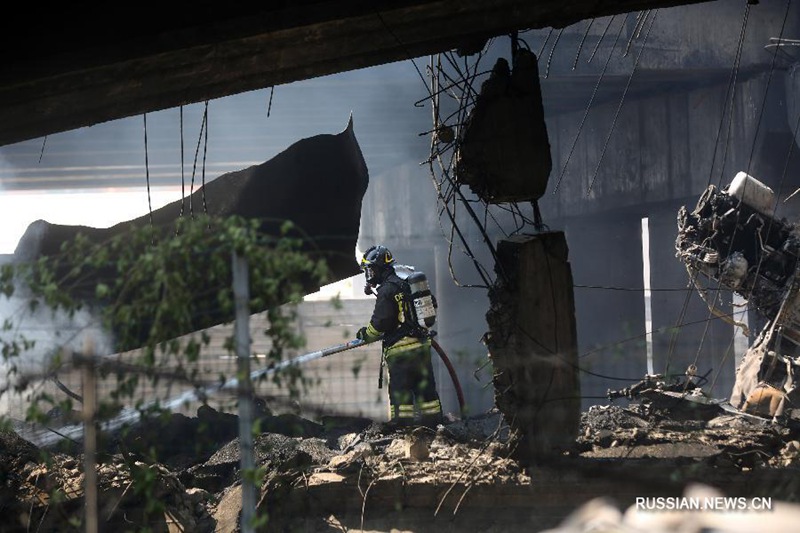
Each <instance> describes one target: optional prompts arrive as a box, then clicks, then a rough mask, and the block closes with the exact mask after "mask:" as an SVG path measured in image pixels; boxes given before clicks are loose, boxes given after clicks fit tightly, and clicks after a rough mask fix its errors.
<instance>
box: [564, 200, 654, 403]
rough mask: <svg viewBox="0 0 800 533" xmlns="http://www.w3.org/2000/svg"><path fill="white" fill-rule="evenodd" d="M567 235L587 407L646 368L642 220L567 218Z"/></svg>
mask: <svg viewBox="0 0 800 533" xmlns="http://www.w3.org/2000/svg"><path fill="white" fill-rule="evenodd" d="M566 236H567V243H568V244H569V253H570V264H571V265H572V273H573V277H574V279H575V315H576V320H577V324H578V353H579V354H580V357H579V360H578V363H579V365H580V367H581V369H583V370H585V371H582V372H581V373H580V380H581V392H582V394H583V396H584V399H583V402H582V405H583V408H584V409H586V408H588V406H590V405H594V404H599V403H600V404H602V403H606V402H605V401H604V400H603V398H605V397H606V394H607V391H608V389H621V388H623V387H627V386H629V385H631V384H632V382H631V380H635V381H638V380H640V379H642V378H643V377H644V374H645V373H646V371H647V344H646V338H645V307H644V304H645V301H644V291H643V277H642V270H643V264H642V224H641V218H640V217H638V216H636V215H620V214H615V215H606V216H604V217H600V216H595V217H587V218H580V219H571V220H570V221H569V223H568V224H567V225H566ZM615 378H616V379H615ZM626 378H627V380H626ZM635 381H634V382H635Z"/></svg>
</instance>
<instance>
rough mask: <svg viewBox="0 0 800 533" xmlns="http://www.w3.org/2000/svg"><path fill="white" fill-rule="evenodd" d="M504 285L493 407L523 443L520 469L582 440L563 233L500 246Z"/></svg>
mask: <svg viewBox="0 0 800 533" xmlns="http://www.w3.org/2000/svg"><path fill="white" fill-rule="evenodd" d="M498 258H499V261H498V262H499V264H500V265H502V267H503V269H504V271H505V273H506V274H507V275H506V277H505V278H504V279H503V281H501V282H500V283H498V284H496V286H495V287H493V288H492V290H491V294H490V297H491V302H492V308H491V310H490V312H489V313H487V316H486V318H487V321H488V322H489V327H490V332H489V337H488V339H487V340H488V345H489V349H490V352H491V354H492V360H493V361H494V379H493V381H494V386H495V391H496V392H495V403H496V404H497V407H498V409H500V411H502V412H503V414H504V415H505V418H506V420H507V421H508V422H509V424H510V425H511V427H512V430H514V431H516V432H517V434H518V435H519V437H520V442H519V445H518V446H517V451H516V454H517V456H518V458H519V459H520V460H521V461H522V462H523V463H528V462H535V461H540V460H543V459H545V458H547V457H551V456H554V455H560V453H561V452H563V450H565V449H568V448H570V447H571V446H572V445H573V444H574V440H575V438H576V437H577V432H578V424H579V421H580V382H579V380H578V351H577V335H576V331H575V327H576V326H575V307H574V302H573V294H572V285H573V282H572V273H571V271H570V264H569V262H568V251H567V246H566V239H565V237H564V234H563V233H562V232H548V233H541V234H537V235H533V236H528V235H519V236H515V237H509V238H508V239H504V240H501V241H500V242H499V244H498Z"/></svg>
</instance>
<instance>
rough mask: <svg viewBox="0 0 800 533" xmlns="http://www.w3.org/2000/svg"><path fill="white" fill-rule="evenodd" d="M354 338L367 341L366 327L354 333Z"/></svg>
mask: <svg viewBox="0 0 800 533" xmlns="http://www.w3.org/2000/svg"><path fill="white" fill-rule="evenodd" d="M356 338H357V339H359V340H362V341H365V340H367V327H366V326H364V327H363V328H361V329H359V330H358V332H357V333H356Z"/></svg>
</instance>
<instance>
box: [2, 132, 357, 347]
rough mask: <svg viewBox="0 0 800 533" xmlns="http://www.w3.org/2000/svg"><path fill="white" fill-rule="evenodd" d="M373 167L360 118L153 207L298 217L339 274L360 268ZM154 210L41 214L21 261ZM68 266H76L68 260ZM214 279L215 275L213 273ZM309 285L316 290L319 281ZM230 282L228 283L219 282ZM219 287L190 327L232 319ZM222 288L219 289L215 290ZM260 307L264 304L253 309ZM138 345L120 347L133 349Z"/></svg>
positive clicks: (268, 224)
mask: <svg viewBox="0 0 800 533" xmlns="http://www.w3.org/2000/svg"><path fill="white" fill-rule="evenodd" d="M368 182H369V174H368V171H367V166H366V162H365V161H364V156H363V154H362V153H361V148H360V147H359V145H358V141H357V140H356V136H355V133H354V130H353V123H352V119H351V120H350V122H349V124H348V125H347V127H346V128H345V129H344V130H343V131H342V132H341V133H339V134H336V135H330V134H324V135H317V136H314V137H310V138H307V139H302V140H300V141H298V142H296V143H294V144H293V145H291V146H290V147H289V148H287V149H286V150H284V151H283V152H281V153H280V154H278V155H277V156H275V157H274V158H272V159H270V160H269V161H266V162H264V163H261V164H259V165H255V166H252V167H249V168H245V169H242V170H238V171H235V172H230V173H227V174H223V175H222V176H220V177H218V178H217V179H215V180H213V181H210V182H208V183H207V184H206V185H205V186H204V187H202V188H200V189H199V190H197V191H196V192H194V193H193V194H192V195H191V196H190V197H187V198H186V199H185V200H184V201H181V200H178V201H175V202H172V203H170V204H168V205H166V206H164V207H162V208H160V209H157V210H155V211H153V212H152V224H153V226H154V227H156V228H158V229H163V230H167V231H169V230H170V229H171V228H172V227H173V226H174V225H175V223H176V222H177V220H178V219H179V218H180V217H181V216H190V214H189V206H190V205H191V206H193V208H192V209H193V210H194V212H195V213H200V212H202V211H203V210H204V208H207V209H206V210H207V213H208V214H209V215H210V216H213V217H228V216H234V215H238V216H241V217H244V218H248V219H259V220H261V231H262V232H263V233H264V234H265V235H271V236H278V235H280V228H281V226H282V225H283V223H284V221H287V220H288V221H292V222H293V223H294V225H295V227H297V228H299V230H300V231H301V233H302V234H303V235H305V236H307V238H306V239H305V240H304V243H303V249H304V251H306V252H308V253H309V255H310V256H311V257H312V258H315V259H323V260H324V261H325V262H326V263H327V266H328V269H329V276H330V279H329V280H328V282H333V281H337V280H341V279H345V278H348V277H350V276H353V275H355V274H357V273H358V272H359V269H358V263H357V262H356V257H355V249H356V240H357V238H358V230H359V225H360V220H361V202H362V199H363V196H364V193H365V192H366V190H367V185H368ZM150 223H151V216H150V214H145V215H143V216H141V217H139V218H136V219H134V220H129V221H125V222H121V223H119V224H117V225H115V226H112V227H110V228H92V227H85V226H70V225H61V224H51V223H49V222H46V221H44V220H37V221H36V222H33V223H32V224H31V225H30V226H29V227H28V229H27V230H26V232H25V234H24V235H23V236H22V238H21V239H20V241H19V243H18V244H17V248H16V250H15V253H14V261H15V262H26V261H35V260H37V259H39V258H40V257H52V256H55V255H56V254H59V253H60V250H61V246H62V244H63V243H65V242H66V243H68V242H70V241H72V240H74V239H75V238H76V236H77V235H78V234H83V235H84V236H85V237H87V238H88V239H89V240H90V241H91V242H92V243H95V244H100V243H103V242H106V241H107V240H108V239H111V238H112V237H114V236H116V235H120V234H123V233H124V232H126V231H128V230H129V228H130V227H131V226H133V227H136V228H141V227H146V226H147V225H149V224H150ZM64 268H65V269H66V270H67V271H68V269H69V266H66V267H64ZM108 275H109V273H108V272H102V271H100V270H99V269H98V270H95V271H94V278H93V279H88V280H86V282H85V284H84V285H83V287H85V289H82V291H81V292H77V293H75V294H73V296H74V297H75V298H77V299H78V300H79V301H82V302H83V303H86V304H89V305H90V306H91V304H94V303H96V301H95V298H96V297H95V293H94V288H95V286H96V284H97V282H99V281H101V280H102V279H103V276H108ZM209 282H211V281H210V280H209ZM309 285H313V286H308V287H306V289H307V292H308V293H311V292H314V291H316V290H318V289H319V286H317V285H316V284H309ZM219 288H222V287H219ZM219 288H216V287H209V286H204V287H197V291H196V294H197V295H198V296H197V298H198V299H203V298H205V299H206V300H207V302H199V305H200V306H199V308H202V309H209V310H210V311H209V312H208V313H207V314H204V315H203V316H198V317H197V318H196V319H195V321H196V323H195V324H194V326H196V327H193V328H192V329H191V330H190V331H183V332H176V333H177V335H176V336H178V335H182V334H186V333H190V332H191V331H197V330H200V329H204V328H208V327H211V326H214V325H216V324H220V323H224V322H229V321H231V320H232V319H233V317H232V316H225V315H224V314H223V313H221V311H220V310H219V309H218V308H217V307H218V306H217V304H216V302H215V300H214V295H215V293H216V292H217V289H219ZM212 289H214V290H212ZM252 311H253V312H260V311H263V309H253V310H252ZM135 347H136V346H126V347H119V348H120V349H131V348H135Z"/></svg>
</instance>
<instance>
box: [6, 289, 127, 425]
mask: <svg viewBox="0 0 800 533" xmlns="http://www.w3.org/2000/svg"><path fill="white" fill-rule="evenodd" d="M0 324H2V331H0V346H2V349H3V357H2V359H0V391H2V393H0V414H2V415H7V416H11V417H13V418H23V417H24V413H25V411H26V409H27V405H26V403H27V401H28V399H29V396H30V394H31V393H34V392H36V391H37V390H39V389H41V387H42V385H43V384H44V383H46V381H47V380H48V379H49V378H50V377H51V376H54V375H55V376H58V375H59V374H58V372H59V371H61V373H62V374H61V377H62V378H63V372H64V370H63V368H61V369H60V368H57V367H56V365H55V363H56V361H57V358H59V359H60V364H61V365H65V364H66V365H69V363H70V354H72V353H88V352H91V353H92V354H94V355H104V354H110V353H113V345H114V343H113V339H112V337H111V335H110V334H109V333H108V332H107V331H105V330H104V329H103V328H102V325H101V323H100V320H99V318H98V317H96V316H94V315H92V313H91V312H89V311H87V310H81V311H78V312H75V313H69V314H68V313H66V312H64V311H63V310H53V309H51V308H47V307H45V306H43V305H40V306H38V307H36V308H34V309H32V306H31V304H30V299H29V298H25V297H21V296H13V297H11V298H7V297H5V296H0Z"/></svg>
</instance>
